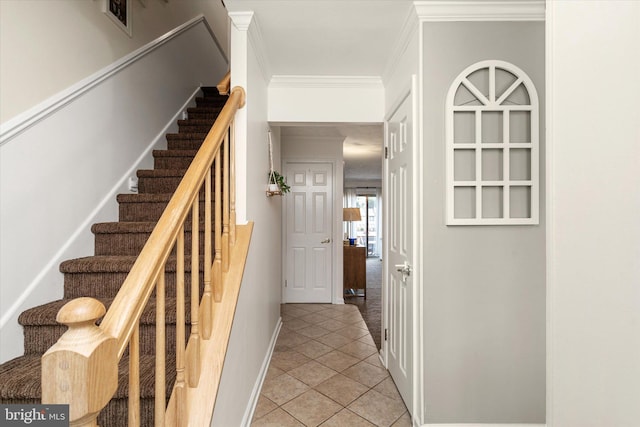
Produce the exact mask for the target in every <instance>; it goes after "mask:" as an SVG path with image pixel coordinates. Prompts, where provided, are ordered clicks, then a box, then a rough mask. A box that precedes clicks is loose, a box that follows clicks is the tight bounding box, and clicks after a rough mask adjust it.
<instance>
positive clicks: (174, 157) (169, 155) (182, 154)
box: [153, 147, 224, 170]
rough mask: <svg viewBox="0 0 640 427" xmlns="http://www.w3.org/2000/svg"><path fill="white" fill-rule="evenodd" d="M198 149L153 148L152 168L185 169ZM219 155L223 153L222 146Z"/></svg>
mask: <svg viewBox="0 0 640 427" xmlns="http://www.w3.org/2000/svg"><path fill="white" fill-rule="evenodd" d="M197 152H198V150H154V151H153V157H154V160H153V167H154V169H181V170H187V169H188V168H189V166H190V165H191V162H192V161H193V158H194V157H195V156H196V153H197ZM220 155H221V156H223V155H224V150H223V147H221V149H220Z"/></svg>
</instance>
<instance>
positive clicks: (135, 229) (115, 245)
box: [91, 221, 214, 256]
mask: <svg viewBox="0 0 640 427" xmlns="http://www.w3.org/2000/svg"><path fill="white" fill-rule="evenodd" d="M155 225H156V224H155V223H153V222H139V223H122V222H115V223H99V224H94V225H93V226H92V227H91V231H92V232H93V233H94V235H95V239H94V240H95V254H96V255H97V256H102V255H105V256H109V255H138V254H139V253H140V252H141V251H142V248H143V247H144V245H145V243H147V240H149V236H150V235H151V232H152V231H153V229H154V227H155ZM199 228H200V230H199V233H198V234H199V238H198V244H199V248H200V250H199V252H200V253H202V254H203V253H204V223H203V222H201V223H200V225H199ZM191 236H192V233H191V222H190V221H189V222H187V223H186V224H185V232H184V251H185V254H191ZM213 236H214V234H213V226H212V233H211V239H212V242H213V239H214V237H213ZM176 253H177V251H176V247H175V246H174V248H173V250H172V251H171V255H175V254H176Z"/></svg>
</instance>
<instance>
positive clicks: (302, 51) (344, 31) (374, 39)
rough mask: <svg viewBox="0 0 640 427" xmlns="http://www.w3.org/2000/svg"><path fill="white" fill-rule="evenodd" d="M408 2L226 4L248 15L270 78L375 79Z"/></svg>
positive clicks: (238, 0) (245, 0)
mask: <svg viewBox="0 0 640 427" xmlns="http://www.w3.org/2000/svg"><path fill="white" fill-rule="evenodd" d="M412 3H413V2H412V1H410V0H226V1H225V4H226V5H227V9H228V10H229V11H230V12H245V11H253V12H254V20H255V23H256V24H257V26H258V28H259V29H260V34H261V39H262V40H261V42H262V44H263V46H264V50H265V52H264V53H265V55H264V56H265V57H266V58H267V62H268V67H269V72H270V73H271V74H272V75H314V76H315V75H329V76H381V75H382V74H383V72H384V70H385V67H386V66H387V61H388V59H389V58H390V55H391V53H392V51H393V48H394V46H395V44H396V43H397V41H398V38H399V36H400V31H401V29H402V27H403V24H404V23H405V20H406V19H407V17H408V16H409V10H410V7H411V6H412Z"/></svg>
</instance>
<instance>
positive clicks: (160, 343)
mask: <svg viewBox="0 0 640 427" xmlns="http://www.w3.org/2000/svg"><path fill="white" fill-rule="evenodd" d="M164 291H165V276H164V269H163V270H162V271H161V272H160V276H159V277H158V284H157V285H156V378H155V380H156V397H155V407H154V413H155V417H154V418H155V425H156V427H164V415H165V411H166V405H167V400H166V396H167V390H166V387H167V386H166V335H165V323H166V321H167V320H166V319H167V318H166V315H165V299H164V298H165V292H164Z"/></svg>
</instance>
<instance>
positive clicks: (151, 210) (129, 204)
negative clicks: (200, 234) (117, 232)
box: [117, 194, 215, 222]
mask: <svg viewBox="0 0 640 427" xmlns="http://www.w3.org/2000/svg"><path fill="white" fill-rule="evenodd" d="M171 196H172V194H119V195H118V197H117V199H118V209H119V218H118V219H119V220H120V221H123V222H148V221H153V222H157V221H158V220H159V219H160V216H161V215H162V212H163V211H164V209H165V208H166V207H167V204H168V203H169V200H170V199H171ZM212 197H213V196H212ZM211 206H212V207H213V208H214V209H215V204H214V203H213V201H212V202H211ZM214 212H215V211H214ZM199 216H200V219H201V220H203V219H204V198H202V197H201V198H200V213H199ZM187 222H191V213H189V215H187Z"/></svg>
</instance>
